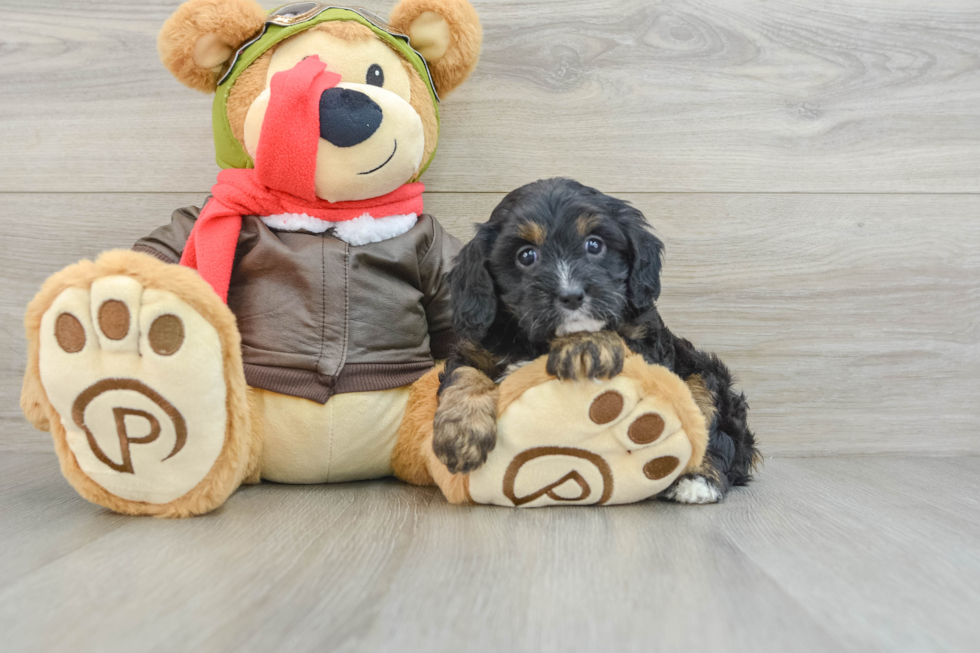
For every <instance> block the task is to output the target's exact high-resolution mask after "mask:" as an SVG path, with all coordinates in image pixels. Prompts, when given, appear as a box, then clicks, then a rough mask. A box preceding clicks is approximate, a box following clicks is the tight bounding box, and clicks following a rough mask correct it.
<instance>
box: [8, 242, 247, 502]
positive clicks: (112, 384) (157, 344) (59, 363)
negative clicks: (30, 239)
mask: <svg viewBox="0 0 980 653" xmlns="http://www.w3.org/2000/svg"><path fill="white" fill-rule="evenodd" d="M38 318H39V319H38ZM27 322H28V338H29V340H30V345H31V354H30V355H31V360H30V361H29V365H28V370H27V378H26V379H25V389H24V398H23V401H22V403H23V404H24V407H25V412H27V413H28V414H29V416H30V417H32V418H33V419H34V421H35V423H39V422H40V423H41V424H42V425H43V423H44V422H45V421H46V422H47V426H48V427H49V428H50V429H51V431H52V434H53V435H54V438H55V444H56V449H57V451H58V455H59V457H60V459H61V466H62V471H63V472H64V474H65V476H66V477H67V478H68V480H69V481H70V482H71V483H72V485H74V486H75V488H76V489H77V490H78V491H79V492H80V493H81V494H82V495H83V496H84V497H85V498H87V499H89V500H90V501H93V502H94V503H97V504H99V505H102V506H105V507H107V508H109V509H111V510H114V511H116V512H121V513H126V514H152V515H164V516H187V515H192V514H201V513H205V512H208V511H210V510H213V509H214V508H216V507H217V506H219V505H221V503H223V502H224V500H225V499H226V498H227V497H228V496H229V495H230V494H231V493H232V492H233V491H234V490H235V488H236V487H237V486H238V485H239V483H240V482H241V481H242V479H243V476H244V473H245V467H246V465H247V461H248V457H249V449H250V443H249V442H248V426H247V419H248V415H247V405H246V401H245V382H244V378H243V376H242V372H241V369H242V368H241V354H240V351H239V342H238V335H237V330H236V328H235V325H234V317H233V316H232V315H231V313H230V311H228V309H227V307H225V306H224V305H223V304H222V302H221V301H220V299H219V298H218V297H217V295H215V294H214V292H213V291H212V290H211V289H210V287H208V286H207V284H206V283H205V282H204V281H202V280H201V279H200V278H199V277H198V276H197V275H196V274H194V273H193V272H191V271H190V270H186V269H183V268H179V267H178V266H169V265H166V264H164V263H161V262H158V261H156V260H154V259H153V258H151V257H149V256H147V255H145V254H137V253H133V252H111V253H109V254H106V255H103V257H102V258H100V259H99V261H98V262H97V263H94V264H93V263H89V262H87V261H86V262H82V263H80V264H78V265H76V266H72V267H70V268H68V269H66V270H64V271H62V272H60V273H59V274H57V275H55V276H54V277H52V278H51V279H50V280H49V281H48V282H47V284H46V285H45V287H44V288H43V289H42V291H41V292H40V293H39V294H38V297H37V298H35V300H34V302H32V304H31V306H30V307H29V309H28V320H27ZM35 356H36V359H35V358H34V357H35ZM39 411H40V412H43V413H45V415H44V417H45V418H46V419H43V418H41V416H40V415H38V412H39Z"/></svg>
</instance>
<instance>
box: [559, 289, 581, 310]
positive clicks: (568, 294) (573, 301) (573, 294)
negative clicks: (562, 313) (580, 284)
mask: <svg viewBox="0 0 980 653" xmlns="http://www.w3.org/2000/svg"><path fill="white" fill-rule="evenodd" d="M584 300H585V292H584V291H583V290H582V289H581V288H566V289H563V290H562V291H561V292H559V293H558V301H559V302H561V305H562V308H567V309H568V310H570V311H574V310H576V309H577V308H578V307H579V306H581V305H582V302H583V301H584Z"/></svg>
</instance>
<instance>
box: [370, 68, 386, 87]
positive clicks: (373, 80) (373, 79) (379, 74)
mask: <svg viewBox="0 0 980 653" xmlns="http://www.w3.org/2000/svg"><path fill="white" fill-rule="evenodd" d="M365 81H366V82H367V83H368V84H371V85H372V86H384V85H385V71H383V70H381V66H379V65H378V64H376V63H373V64H371V67H370V68H368V71H367V79H366V80H365Z"/></svg>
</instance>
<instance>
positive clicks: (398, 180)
mask: <svg viewBox="0 0 980 653" xmlns="http://www.w3.org/2000/svg"><path fill="white" fill-rule="evenodd" d="M480 41H481V28H480V22H479V18H478V16H477V14H476V11H475V10H474V9H473V7H472V6H471V5H470V4H469V2H467V0H401V2H400V3H399V4H398V5H397V6H396V7H395V8H394V10H393V11H392V14H391V20H390V22H389V23H385V22H383V21H382V20H381V19H379V18H377V17H376V16H374V15H372V14H369V13H367V12H365V11H362V10H355V9H347V8H340V7H335V6H331V5H327V4H323V3H317V2H298V3H294V4H290V5H286V6H284V7H281V8H279V9H276V10H274V11H272V12H269V13H267V12H266V11H265V10H264V9H263V8H262V7H261V6H260V5H258V4H257V3H256V2H254V0H189V2H186V3H184V4H183V5H181V6H180V7H179V8H178V9H177V11H176V12H175V13H174V14H173V16H171V17H170V19H168V20H167V22H166V23H165V24H164V26H163V29H162V30H161V32H160V36H159V39H158V49H159V52H160V59H161V60H162V61H163V63H164V65H165V66H166V67H167V69H168V70H170V72H171V73H173V75H174V76H175V77H176V78H177V79H178V80H180V81H181V82H183V83H184V84H185V85H187V86H189V87H191V88H194V89H197V90H200V91H204V92H207V93H211V92H213V93H215V100H214V111H213V115H212V122H213V128H214V139H215V152H216V156H217V161H218V164H219V165H220V166H221V167H223V168H249V167H252V166H253V157H254V155H255V152H256V151H257V144H258V140H259V136H260V132H261V127H262V123H263V119H264V117H265V112H266V108H267V107H268V105H269V99H270V94H271V87H270V82H271V80H272V77H273V75H275V74H276V73H278V72H281V71H286V70H290V69H291V68H293V67H294V66H296V64H298V63H299V62H300V61H302V60H304V59H306V58H307V57H312V56H314V55H315V56H318V57H319V59H320V60H321V61H322V62H324V63H325V64H326V69H327V71H329V72H331V73H335V74H336V75H339V77H340V82H339V83H338V84H336V85H335V86H333V87H332V88H329V89H327V90H326V91H324V93H323V95H322V97H321V98H320V103H319V119H320V140H319V143H318V151H317V156H316V167H317V172H316V195H317V196H318V197H319V198H321V199H324V200H327V201H330V202H341V201H349V200H363V199H369V198H374V197H379V196H381V195H384V194H386V193H389V192H391V191H393V190H395V189H396V188H398V187H399V186H401V185H402V184H405V183H407V182H410V181H415V180H417V179H418V177H419V176H420V175H421V174H422V173H423V172H424V171H425V169H426V168H427V167H428V165H429V163H430V162H431V160H432V157H433V155H434V154H435V150H436V145H437V143H438V140H439V109H438V101H439V98H440V96H442V97H444V96H445V95H447V94H448V93H449V92H451V91H452V90H453V89H455V88H456V87H457V86H459V85H460V84H462V83H463V81H465V80H466V78H467V77H468V76H469V74H470V72H472V70H473V68H475V67H476V62H477V59H478V58H479V52H480Z"/></svg>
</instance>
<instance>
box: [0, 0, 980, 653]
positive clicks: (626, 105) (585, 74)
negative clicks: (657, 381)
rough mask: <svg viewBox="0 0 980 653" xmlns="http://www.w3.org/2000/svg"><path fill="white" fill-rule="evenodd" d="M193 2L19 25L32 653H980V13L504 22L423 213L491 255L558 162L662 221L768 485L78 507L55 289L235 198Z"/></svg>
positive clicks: (9, 253) (261, 495)
mask: <svg viewBox="0 0 980 653" xmlns="http://www.w3.org/2000/svg"><path fill="white" fill-rule="evenodd" d="M285 1H286V0H280V2H285ZM280 2H276V1H275V0H268V1H266V2H265V4H266V6H269V7H271V6H274V5H276V4H279V3H280ZM178 4H179V0H145V1H140V2H133V0H90V1H86V2H79V1H78V0H45V1H44V2H30V3H26V2H21V1H17V0H0V227H2V228H3V237H2V238H0V263H2V265H0V336H2V337H0V650H3V651H4V653H6V651H8V650H12V651H18V652H19V651H44V652H45V653H47V652H49V651H62V650H65V651H72V653H80V652H84V651H100V652H101V651H114V650H120V651H126V652H127V653H137V652H139V651H151V650H153V651H167V652H170V651H182V650H193V651H236V652H237V651H251V650H256V651H269V650H280V651H293V650H296V651H306V650H310V651H314V650H315V651H372V652H373V651H384V650H393V651H398V652H399V653H409V652H411V651H425V652H426V653H429V652H432V651H443V650H445V651H453V652H454V653H455V652H457V651H460V650H474V651H531V652H534V653H537V652H540V651H579V650H595V651H633V650H637V651H640V650H642V651H660V650H662V651H673V650H684V651H693V650H697V651H702V650H703V651H728V650H732V651H752V652H753V653H755V652H758V651H780V652H781V651H808V650H819V651H855V652H861V653H866V652H869V651H889V652H891V651H977V650H980V625H978V623H980V616H978V615H980V589H978V588H980V506H978V502H980V492H978V489H980V488H978V484H980V482H978V478H980V457H977V456H978V455H980V427H978V424H980V402H978V401H977V397H978V395H980V4H978V2H977V0H826V1H822V2H810V1H807V0H778V1H776V0H770V1H764V0H658V1H650V0H530V1H529V0H521V1H517V0H479V1H474V5H475V6H476V7H477V9H478V11H479V12H480V14H481V17H482V20H483V24H484V33H485V45H484V52H483V58H482V61H481V63H480V65H479V67H478V68H477V70H476V72H475V74H474V75H473V77H472V79H471V81H470V82H468V83H467V84H465V85H464V86H462V87H461V88H460V89H459V90H458V91H457V92H456V93H454V94H453V95H451V96H449V97H448V98H446V100H445V101H444V102H443V103H442V106H441V113H442V120H443V122H442V125H443V130H442V139H441V141H440V144H439V154H438V156H437V157H436V159H435V161H434V163H433V165H432V167H431V168H430V170H429V171H428V172H427V174H426V176H425V178H424V179H423V181H424V182H425V183H426V187H427V189H428V191H427V193H426V197H425V202H426V208H427V210H428V211H429V212H430V213H433V214H434V215H435V216H436V217H438V218H439V219H440V221H442V222H443V223H444V224H445V225H446V226H447V228H448V229H449V230H450V231H452V232H453V233H455V234H456V235H458V236H460V237H462V238H468V237H469V236H470V234H471V233H472V231H471V226H470V225H471V223H473V222H481V221H483V220H485V219H486V218H487V217H488V216H489V213H490V210H491V209H492V207H493V206H494V205H495V204H496V202H498V201H499V199H500V198H501V197H502V194H503V193H505V192H507V191H509V190H511V189H512V188H514V187H516V186H518V185H521V184H524V183H527V182H529V181H532V180H534V179H538V178H541V177H549V176H556V175H564V176H570V177H575V178H578V179H579V180H581V181H583V182H585V183H588V184H591V185H594V186H597V187H598V188H600V189H601V190H604V191H606V192H609V193H613V194H617V195H619V196H621V197H624V198H626V199H629V200H631V201H632V202H634V203H635V204H636V205H637V206H638V207H639V208H640V209H641V210H642V211H643V212H644V213H645V214H646V215H647V217H648V218H649V219H650V221H651V223H652V224H653V225H654V227H655V228H656V229H657V231H658V233H659V234H660V236H661V237H662V239H663V240H664V241H665V243H666V246H667V261H666V267H665V272H664V279H663V287H664V291H663V295H662V298H661V301H660V310H661V312H662V313H663V315H664V317H665V319H666V321H667V322H668V324H669V325H670V326H671V327H672V328H673V329H674V330H675V331H677V332H678V333H681V334H683V335H685V336H687V337H689V338H691V339H693V340H694V341H695V342H696V343H698V344H700V345H702V346H705V347H709V348H711V349H714V350H716V351H717V352H719V353H720V354H721V356H722V357H723V358H724V359H725V360H726V361H728V362H729V363H730V365H731V366H732V367H733V368H734V369H735V370H736V371H737V372H738V374H739V377H740V379H741V382H742V385H743V387H744V388H745V390H746V392H747V393H748V396H749V400H750V403H751V405H752V411H751V423H752V425H753V427H754V429H755V430H756V431H757V433H758V435H759V439H760V443H761V446H762V448H763V451H764V452H765V453H766V455H767V456H768V457H770V459H769V460H767V464H766V467H765V468H764V469H763V470H762V471H761V473H760V474H759V480H758V482H757V483H756V484H754V485H753V486H751V487H750V488H748V489H745V490H740V491H737V492H734V493H733V494H732V495H731V496H730V498H729V499H728V500H727V501H726V502H725V503H724V504H721V505H717V506H706V507H681V506H674V505H670V504H665V503H657V502H648V503H644V504H640V505H634V506H625V507H617V508H608V509H574V508H569V509H548V510H542V511H514V510H506V509H495V508H454V507H451V506H448V505H447V504H446V503H445V502H444V501H443V500H442V499H441V498H440V497H439V496H437V495H436V493H435V492H434V491H432V490H429V489H420V488H413V487H408V486H405V485H402V484H399V483H397V482H395V481H385V482H377V483H363V484H351V485H338V486H332V487H288V486H275V485H265V486H261V487H255V488H248V489H246V490H243V491H241V492H239V493H238V494H236V495H235V496H233V497H232V498H231V500H230V501H229V502H228V503H227V505H226V506H225V507H224V508H223V509H221V510H220V511H218V512H217V513H215V514H213V515H209V516H207V517H203V518H198V519H193V520H186V521H176V522H172V521H158V520H152V519H130V518H125V517H120V516H117V515H113V514H110V513H108V512H106V511H103V510H101V509H98V508H96V507H93V506H91V505H89V504H87V503H86V502H85V501H83V500H81V499H80V498H78V497H77V496H76V495H75V494H74V493H73V491H72V490H71V488H70V487H68V485H67V484H66V483H65V481H64V480H62V479H61V477H60V475H59V473H58V470H57V465H56V461H55V458H54V454H53V452H52V450H51V449H52V448H51V443H50V438H49V437H48V436H47V435H46V434H43V433H39V432H37V431H34V430H32V429H31V428H30V426H29V425H27V423H26V422H25V420H24V419H23V417H22V415H21V414H20V410H19V408H18V405H17V397H18V394H19V390H20V381H21V378H22V375H23V371H24V361H25V346H24V340H23V336H22V333H23V327H22V316H23V311H24V307H25V305H26V304H27V302H28V301H29V300H30V298H31V297H32V296H33V294H34V293H35V292H36V291H37V289H38V287H39V286H40V284H41V283H42V282H43V280H44V279H45V278H46V277H48V276H49V275H50V274H52V273H53V272H55V271H56V270H58V269H59V268H61V267H63V266H65V265H67V264H69V263H72V262H74V261H77V260H78V259H80V258H83V257H93V256H95V255H97V254H98V253H99V252H100V251H102V250H105V249H109V248H117V247H123V248H125V247H129V246H130V245H131V244H132V242H133V241H134V240H136V239H137V238H139V237H140V236H142V235H145V234H146V233H148V232H149V231H150V230H152V229H153V228H155V227H156V226H159V225H160V224H162V223H165V222H167V221H168V220H169V215H170V212H171V211H172V210H173V209H174V208H176V207H179V206H184V205H188V204H194V203H197V204H199V203H200V202H201V200H202V199H203V197H204V196H205V194H206V192H207V189H208V188H209V187H210V185H211V184H212V183H213V180H214V176H215V174H216V172H217V168H216V166H215V165H214V161H213V148H212V144H211V131H210V116H211V112H210V99H209V98H207V97H205V96H203V95H201V94H198V93H195V92H193V91H189V90H187V89H184V88H182V87H181V86H180V85H179V84H177V82H175V81H174V80H172V79H171V78H170V77H169V75H168V74H167V73H166V72H165V71H164V69H163V67H162V65H161V64H160V63H159V61H158V60H157V55H156V49H155V44H154V41H155V37H156V33H157V31H158V30H159V28H160V25H161V24H162V23H163V21H164V20H165V18H166V17H167V16H168V15H169V14H170V13H171V12H172V11H173V10H174V9H175V8H176V6H177V5H178ZM355 4H358V5H366V6H367V7H368V8H369V9H372V10H377V11H379V12H380V13H382V14H386V13H387V12H388V10H389V9H390V7H391V6H392V5H393V4H394V0H359V1H358V2H356V3H355ZM773 456H774V457H773Z"/></svg>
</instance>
